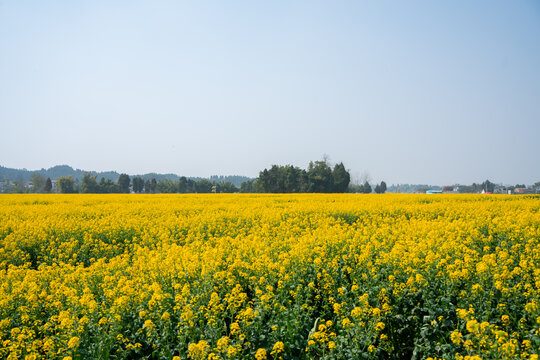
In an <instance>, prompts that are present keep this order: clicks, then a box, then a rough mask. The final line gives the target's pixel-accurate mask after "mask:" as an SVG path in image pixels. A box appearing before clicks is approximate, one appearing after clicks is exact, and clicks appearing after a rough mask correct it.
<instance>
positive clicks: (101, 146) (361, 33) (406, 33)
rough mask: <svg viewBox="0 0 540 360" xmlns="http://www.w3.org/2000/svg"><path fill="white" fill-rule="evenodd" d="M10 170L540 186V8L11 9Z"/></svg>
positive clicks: (336, 4) (2, 119)
mask: <svg viewBox="0 0 540 360" xmlns="http://www.w3.org/2000/svg"><path fill="white" fill-rule="evenodd" d="M0 129H1V130H0V165H3V166H8V167H15V168H28V169H40V168H48V167H50V166H53V165H57V164H68V165H71V166H73V167H75V168H80V169H85V170H97V171H104V170H116V171H118V172H127V173H129V174H141V173H147V172H158V173H176V174H180V175H186V176H209V175H212V174H220V175H233V174H235V175H246V176H257V175H258V172H259V171H260V170H262V169H263V168H267V167H269V166H271V165H272V164H281V165H285V164H292V165H295V166H299V167H302V168H305V167H307V165H308V162H309V161H310V160H317V159H320V158H321V157H322V156H323V154H328V155H329V156H330V160H331V161H334V162H339V161H343V162H344V164H345V165H346V167H347V168H348V169H350V171H351V173H352V174H353V176H355V177H361V176H362V175H364V174H366V173H367V174H369V176H370V178H371V180H372V181H380V180H385V181H386V182H387V183H389V184H392V183H428V184H453V183H472V182H481V181H483V180H485V179H490V180H491V181H493V182H496V183H499V182H502V183H509V184H515V183H517V182H519V183H526V184H531V183H534V182H536V181H540V140H539V139H540V2H538V1H535V0H529V1H525V0H523V1H474V2H470V1H452V2H442V1H407V2H403V1H370V2H367V1H366V2H364V1H325V2H323V1H268V2H262V1H190V2H179V1H19V0H0Z"/></svg>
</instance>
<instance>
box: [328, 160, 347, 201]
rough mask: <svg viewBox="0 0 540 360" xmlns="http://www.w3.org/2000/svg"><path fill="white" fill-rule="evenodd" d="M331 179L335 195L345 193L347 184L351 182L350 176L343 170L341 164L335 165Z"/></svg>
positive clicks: (343, 167)
mask: <svg viewBox="0 0 540 360" xmlns="http://www.w3.org/2000/svg"><path fill="white" fill-rule="evenodd" d="M332 179H333V180H334V186H333V189H332V191H334V192H337V193H343V192H345V191H347V188H348V187H349V183H350V182H351V174H349V172H348V171H347V170H346V169H345V165H343V163H342V162H341V163H339V164H336V165H335V166H334V171H333V172H332Z"/></svg>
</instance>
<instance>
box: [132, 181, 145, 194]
mask: <svg viewBox="0 0 540 360" xmlns="http://www.w3.org/2000/svg"><path fill="white" fill-rule="evenodd" d="M132 182H133V192H135V193H137V194H139V193H142V192H143V190H144V180H143V179H142V178H140V177H134V178H133V181H132Z"/></svg>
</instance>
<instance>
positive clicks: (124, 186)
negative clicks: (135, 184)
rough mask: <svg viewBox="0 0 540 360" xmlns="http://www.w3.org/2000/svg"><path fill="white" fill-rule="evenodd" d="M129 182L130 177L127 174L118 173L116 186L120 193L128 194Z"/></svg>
mask: <svg viewBox="0 0 540 360" xmlns="http://www.w3.org/2000/svg"><path fill="white" fill-rule="evenodd" d="M130 182H131V179H130V178H129V175H128V174H120V177H118V187H119V188H120V192H121V193H124V194H129V184H130Z"/></svg>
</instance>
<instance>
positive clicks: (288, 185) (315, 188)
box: [17, 159, 386, 194]
mask: <svg viewBox="0 0 540 360" xmlns="http://www.w3.org/2000/svg"><path fill="white" fill-rule="evenodd" d="M223 179H224V177H218V176H213V177H212V178H211V179H210V180H208V179H199V180H194V179H190V178H186V177H185V176H181V177H178V178H177V180H172V179H170V178H161V179H160V180H156V178H151V179H149V178H146V179H145V178H143V177H141V176H134V177H130V176H129V175H127V174H120V175H119V176H118V180H117V181H113V180H111V179H109V178H105V177H101V178H100V179H99V180H98V174H95V173H94V174H92V173H90V172H85V173H83V175H82V179H80V181H79V179H74V178H73V176H61V177H59V178H57V179H56V181H55V185H56V186H55V187H54V188H53V182H52V181H51V179H50V178H47V179H45V178H44V177H43V176H41V175H40V174H37V173H35V174H33V175H32V177H31V181H32V188H31V189H26V191H23V190H24V189H23V188H22V185H21V189H19V190H20V191H17V192H45V193H48V192H53V191H57V192H60V193H65V194H70V193H86V194H112V193H125V194H127V193H137V194H141V193H146V194H154V193H180V194H187V193H237V192H241V193H344V192H353V193H371V192H373V191H375V192H376V193H384V192H386V183H385V182H384V181H383V182H381V183H380V184H377V185H376V186H375V188H374V189H373V188H372V186H371V185H370V184H369V183H368V182H367V181H366V182H364V184H360V185H353V184H351V175H350V173H349V171H348V170H347V169H346V168H345V165H344V164H343V162H340V163H338V164H335V165H333V166H332V165H331V164H330V163H329V162H328V161H327V160H326V159H323V160H320V161H310V162H309V165H308V167H307V169H301V168H299V167H296V166H292V165H285V166H282V165H272V166H271V167H270V168H269V169H264V170H262V171H261V172H259V176H258V177H257V178H255V179H250V180H247V181H244V182H243V183H241V184H240V186H239V187H237V186H235V185H234V184H233V183H231V182H230V181H224V180H223ZM211 180H212V181H211Z"/></svg>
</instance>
